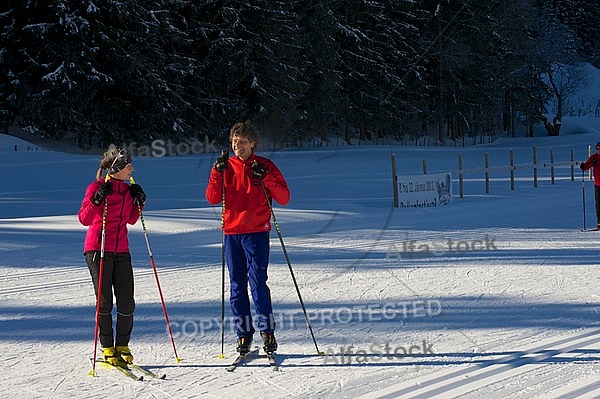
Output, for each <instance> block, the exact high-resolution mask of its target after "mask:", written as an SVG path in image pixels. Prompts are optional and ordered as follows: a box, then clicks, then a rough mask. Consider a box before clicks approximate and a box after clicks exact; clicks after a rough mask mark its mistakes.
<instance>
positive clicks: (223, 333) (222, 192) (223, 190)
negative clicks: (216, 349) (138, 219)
mask: <svg viewBox="0 0 600 399" xmlns="http://www.w3.org/2000/svg"><path fill="white" fill-rule="evenodd" d="M226 153H227V151H225V150H223V151H221V156H223V155H225V154H226ZM222 177H223V181H222V183H221V354H220V355H219V358H220V359H224V358H225V171H223V172H222Z"/></svg>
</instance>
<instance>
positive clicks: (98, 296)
mask: <svg viewBox="0 0 600 399" xmlns="http://www.w3.org/2000/svg"><path fill="white" fill-rule="evenodd" d="M109 180H110V176H109V175H106V177H105V178H104V181H105V182H107V181H109ZM107 212H108V201H107V200H106V198H105V199H104V210H103V211H102V241H101V244H100V265H99V268H98V269H99V270H98V287H97V289H96V316H95V320H96V324H95V326H94V353H93V356H92V371H90V372H89V375H91V376H92V377H94V376H96V351H97V350H98V327H99V324H100V301H101V299H102V278H103V277H102V271H103V270H104V244H105V243H106V214H107Z"/></svg>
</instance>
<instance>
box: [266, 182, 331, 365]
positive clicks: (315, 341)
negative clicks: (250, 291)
mask: <svg viewBox="0 0 600 399" xmlns="http://www.w3.org/2000/svg"><path fill="white" fill-rule="evenodd" d="M260 185H261V187H262V189H263V192H264V193H265V198H266V200H267V204H268V205H269V210H270V211H271V217H272V218H273V224H274V225H275V230H276V231H277V235H278V236H279V242H280V243H281V249H282V250H283V255H284V256H285V260H286V261H287V265H288V269H289V270H290V274H291V275H292V280H293V281H294V287H296V293H298V299H299V300H300V305H301V306H302V311H303V312H304V318H305V319H306V324H307V325H308V329H309V331H310V335H311V336H312V340H313V342H314V344H315V348H316V349H317V354H319V355H323V354H324V353H323V352H321V351H320V350H319V346H318V345H317V340H316V339H315V333H314V332H313V329H312V325H311V324H310V319H309V318H308V314H307V312H306V306H304V301H303V300H302V295H300V288H298V283H297V282H296V277H295V276H294V271H293V270H292V263H291V262H290V257H289V256H288V253H287V250H286V249H285V244H284V243H283V237H282V236H281V231H280V230H279V224H278V223H277V218H276V217H275V212H273V205H271V199H270V198H269V194H267V189H266V188H265V184H264V183H263V182H262V180H261V182H260Z"/></svg>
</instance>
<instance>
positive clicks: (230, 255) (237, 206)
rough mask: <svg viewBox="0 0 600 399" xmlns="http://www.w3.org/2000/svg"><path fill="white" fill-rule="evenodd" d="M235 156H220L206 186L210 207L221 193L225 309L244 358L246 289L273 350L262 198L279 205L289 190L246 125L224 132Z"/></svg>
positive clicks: (267, 215)
mask: <svg viewBox="0 0 600 399" xmlns="http://www.w3.org/2000/svg"><path fill="white" fill-rule="evenodd" d="M229 140H230V142H231V148H232V149H233V152H234V154H235V156H234V157H232V158H229V154H228V153H227V152H224V153H223V154H222V155H221V156H220V157H219V158H218V159H217V161H216V162H215V164H214V165H213V168H212V169H211V172H210V179H209V182H208V186H207V187H206V199H207V200H208V202H209V203H210V204H213V205H216V204H219V203H221V201H222V199H223V198H222V197H223V191H224V192H225V202H224V208H225V212H224V214H225V218H224V234H225V245H224V248H225V253H226V258H227V265H228V269H229V280H230V299H229V301H230V306H231V311H232V313H233V316H234V321H235V326H236V333H237V337H238V340H237V347H236V350H237V351H238V352H240V354H245V353H248V352H249V351H250V349H251V344H252V339H253V336H254V332H255V329H254V326H253V322H252V316H251V314H250V301H249V298H248V284H249V285H250V291H251V293H252V299H253V301H254V306H255V309H256V314H257V319H258V322H257V326H258V329H259V330H260V335H261V338H262V340H263V349H264V350H265V352H267V353H272V352H274V351H275V350H277V341H276V340H275V335H274V330H275V320H274V317H273V308H272V304H271V293H270V290H269V287H268V286H267V267H268V264H269V231H270V230H271V223H270V221H271V209H270V206H269V202H267V198H266V196H265V193H264V190H263V185H264V187H265V189H266V191H267V194H268V196H269V199H271V198H272V199H274V200H275V201H277V202H278V203H279V204H281V205H286V204H287V203H288V202H289V200H290V191H289V189H288V185H287V183H286V181H285V179H284V178H283V175H282V174H281V172H280V171H279V169H278V168H277V166H275V164H274V163H273V162H272V161H271V160H269V159H267V158H264V157H260V156H258V155H256V154H255V153H254V151H255V150H256V147H257V144H258V140H259V132H258V129H257V128H256V127H255V126H254V125H252V123H250V122H249V121H247V122H240V123H236V124H235V125H234V126H233V127H232V128H231V130H230V132H229Z"/></svg>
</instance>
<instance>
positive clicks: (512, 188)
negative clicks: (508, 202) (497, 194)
mask: <svg viewBox="0 0 600 399" xmlns="http://www.w3.org/2000/svg"><path fill="white" fill-rule="evenodd" d="M508 158H509V161H508V162H509V164H510V167H509V169H510V191H515V159H514V158H513V150H510V152H509V154H508Z"/></svg>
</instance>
